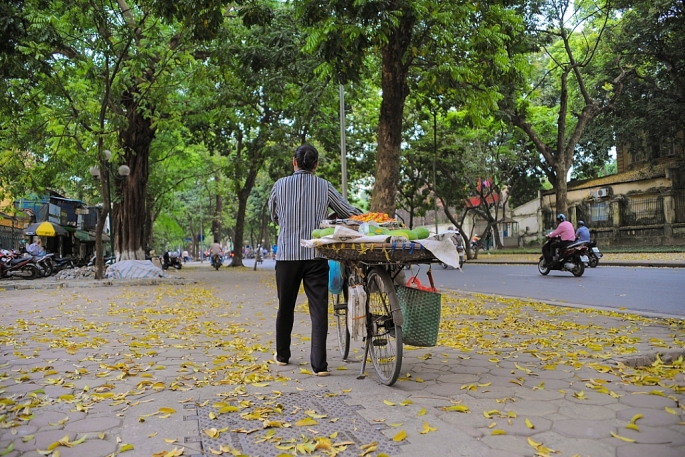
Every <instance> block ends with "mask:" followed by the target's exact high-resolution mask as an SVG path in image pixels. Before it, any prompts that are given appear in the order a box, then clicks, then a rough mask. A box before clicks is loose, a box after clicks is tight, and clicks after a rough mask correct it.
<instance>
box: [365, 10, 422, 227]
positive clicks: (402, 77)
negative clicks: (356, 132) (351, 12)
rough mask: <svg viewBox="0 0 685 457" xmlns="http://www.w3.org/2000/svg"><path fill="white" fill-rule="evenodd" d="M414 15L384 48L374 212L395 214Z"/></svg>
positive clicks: (408, 16)
mask: <svg viewBox="0 0 685 457" xmlns="http://www.w3.org/2000/svg"><path fill="white" fill-rule="evenodd" d="M414 21H415V19H414V16H412V15H411V14H410V13H409V12H408V11H406V10H405V11H404V15H403V16H402V17H401V18H400V22H399V24H398V25H397V27H396V28H394V29H393V30H392V33H391V34H390V37H389V39H388V44H387V45H386V46H385V47H384V48H383V57H382V68H383V71H382V76H381V88H382V90H383V101H382V102H381V111H380V116H379V118H378V150H377V152H376V174H375V184H374V186H373V194H372V196H371V211H375V212H382V213H387V214H389V215H390V216H392V215H394V214H395V204H396V197H397V183H398V181H399V176H400V144H401V142H402V117H403V113H404V102H405V100H406V98H407V95H408V94H409V86H408V85H407V75H408V72H409V59H408V58H405V54H406V52H407V49H408V48H409V45H410V43H411V38H412V28H413V26H414Z"/></svg>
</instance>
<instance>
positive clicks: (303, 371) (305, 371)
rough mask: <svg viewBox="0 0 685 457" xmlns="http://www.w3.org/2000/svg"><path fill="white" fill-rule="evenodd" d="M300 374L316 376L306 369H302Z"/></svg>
mask: <svg viewBox="0 0 685 457" xmlns="http://www.w3.org/2000/svg"><path fill="white" fill-rule="evenodd" d="M300 374H314V373H312V372H311V371H309V370H307V369H306V368H300Z"/></svg>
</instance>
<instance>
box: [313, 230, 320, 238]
mask: <svg viewBox="0 0 685 457" xmlns="http://www.w3.org/2000/svg"><path fill="white" fill-rule="evenodd" d="M312 238H321V230H319V229H314V230H312Z"/></svg>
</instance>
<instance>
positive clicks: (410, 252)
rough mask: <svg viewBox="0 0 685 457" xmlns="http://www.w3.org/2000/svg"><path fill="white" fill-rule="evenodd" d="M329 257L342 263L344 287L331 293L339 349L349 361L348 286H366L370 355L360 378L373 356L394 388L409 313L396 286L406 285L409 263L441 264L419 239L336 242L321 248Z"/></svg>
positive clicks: (366, 348) (385, 380) (366, 341)
mask: <svg viewBox="0 0 685 457" xmlns="http://www.w3.org/2000/svg"><path fill="white" fill-rule="evenodd" d="M317 249H318V252H319V254H320V255H322V256H323V257H325V258H327V259H329V260H336V261H338V262H340V263H341V274H342V276H343V278H344V280H343V287H342V288H341V289H340V292H339V293H337V294H332V293H330V291H329V294H330V301H331V304H332V307H333V313H334V316H335V321H336V330H337V332H336V333H337V338H338V348H339V350H340V354H341V356H342V357H343V359H347V357H348V356H349V350H350V349H349V348H350V334H349V331H348V307H347V304H348V298H349V297H348V296H347V295H348V286H349V285H355V284H358V285H361V286H362V287H363V289H364V291H365V292H366V303H365V316H366V322H365V323H366V337H365V338H364V340H363V341H364V356H363V359H362V366H361V370H360V373H359V376H358V379H362V378H364V377H365V369H366V363H367V357H368V356H369V355H370V356H371V361H372V363H373V366H374V368H375V370H376V373H377V374H378V377H379V379H380V381H381V382H382V383H383V384H385V385H387V386H391V385H393V384H394V383H395V382H396V381H397V378H398V377H399V374H400V371H401V369H402V355H403V344H404V338H403V336H404V333H403V325H404V316H403V314H402V310H401V308H400V303H399V299H398V295H397V292H396V289H395V285H396V284H398V285H399V284H401V285H403V284H404V281H403V275H404V267H405V266H406V265H413V264H419V263H436V262H439V261H438V260H437V259H436V258H435V257H434V255H433V254H432V253H431V252H430V251H428V250H427V249H425V248H423V247H422V246H421V245H420V244H418V243H413V242H409V241H408V242H395V243H377V244H355V243H333V244H326V245H321V246H317Z"/></svg>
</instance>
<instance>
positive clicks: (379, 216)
mask: <svg viewBox="0 0 685 457" xmlns="http://www.w3.org/2000/svg"><path fill="white" fill-rule="evenodd" d="M350 219H352V220H354V221H360V222H371V221H374V222H378V223H379V224H382V223H383V222H395V219H393V218H392V217H390V216H388V215H387V214H386V213H371V212H370V213H364V214H359V215H354V216H352V217H350Z"/></svg>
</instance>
